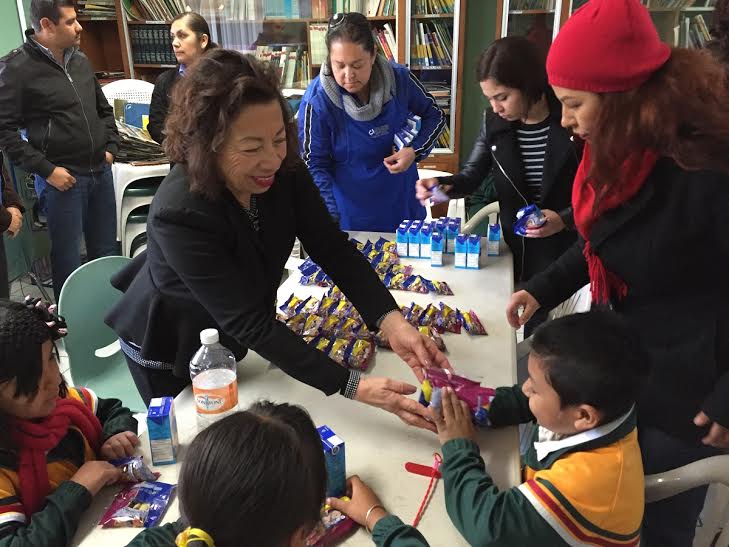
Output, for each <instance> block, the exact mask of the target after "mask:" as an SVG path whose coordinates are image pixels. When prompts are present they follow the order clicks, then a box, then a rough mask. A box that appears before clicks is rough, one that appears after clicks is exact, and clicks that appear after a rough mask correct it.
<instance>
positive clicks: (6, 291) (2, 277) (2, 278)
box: [0, 234, 10, 298]
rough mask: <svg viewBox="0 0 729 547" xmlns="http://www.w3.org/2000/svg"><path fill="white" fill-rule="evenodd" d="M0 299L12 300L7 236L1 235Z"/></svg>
mask: <svg viewBox="0 0 729 547" xmlns="http://www.w3.org/2000/svg"><path fill="white" fill-rule="evenodd" d="M0 298H10V281H9V280H8V259H7V257H6V256H5V236H3V235H2V234H0Z"/></svg>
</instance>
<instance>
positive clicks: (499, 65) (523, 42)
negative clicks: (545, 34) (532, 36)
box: [476, 36, 556, 107]
mask: <svg viewBox="0 0 729 547" xmlns="http://www.w3.org/2000/svg"><path fill="white" fill-rule="evenodd" d="M476 78H477V79H478V81H479V82H483V81H485V80H490V79H492V80H495V81H497V82H498V83H500V84H501V85H503V86H506V87H512V88H514V89H518V90H519V91H520V92H521V93H522V94H523V95H524V96H525V97H526V99H527V103H528V107H531V106H532V105H534V104H536V103H538V102H539V100H540V99H541V98H542V97H543V96H546V97H547V99H548V100H550V102H551V104H554V103H555V101H556V98H554V97H553V92H552V90H551V88H550V87H549V81H548V79H547V68H546V58H545V56H544V53H543V52H542V51H541V50H540V49H539V47H537V45H536V44H534V42H532V41H531V40H529V39H527V38H524V37H523V36H508V37H506V38H501V39H499V40H496V41H495V42H494V43H492V44H491V45H490V46H489V47H488V48H486V49H485V50H484V52H483V53H481V56H480V57H479V58H478V62H477V63H476Z"/></svg>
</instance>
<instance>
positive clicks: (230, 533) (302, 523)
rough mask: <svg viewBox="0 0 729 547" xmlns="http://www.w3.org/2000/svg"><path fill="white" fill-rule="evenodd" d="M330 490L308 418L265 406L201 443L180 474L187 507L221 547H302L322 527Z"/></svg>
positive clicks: (217, 427)
mask: <svg viewBox="0 0 729 547" xmlns="http://www.w3.org/2000/svg"><path fill="white" fill-rule="evenodd" d="M326 482H327V476H326V464H325V462H324V453H323V450H322V445H321V440H320V439H319V434H318V433H317V431H316V428H315V427H314V424H313V423H312V421H311V418H310V417H309V415H308V414H307V412H306V411H305V410H304V409H302V408H300V407H298V406H294V405H289V404H274V403H271V402H267V401H262V402H259V403H256V404H254V405H253V406H252V407H250V408H249V409H248V410H247V411H244V412H237V413H235V414H232V415H230V416H228V417H226V418H224V419H222V420H220V421H219V422H216V423H214V424H212V425H211V426H210V427H208V428H207V429H205V430H203V431H202V432H200V434H199V435H198V436H197V437H196V438H195V440H194V441H193V442H192V444H191V445H190V448H189V449H188V450H187V455H186V458H185V461H184V463H183V465H182V471H181V473H180V480H179V483H180V507H181V512H182V514H183V516H184V518H185V520H186V521H187V523H188V524H189V525H190V526H191V527H193V528H199V529H202V530H204V531H205V532H207V533H208V534H210V536H212V538H213V540H214V541H215V545H216V547H238V546H240V545H244V544H245V545H256V546H258V547H299V546H303V545H304V540H305V538H306V536H307V535H308V533H309V532H310V531H311V530H312V529H313V528H314V526H315V525H316V524H317V522H318V521H319V518H320V511H321V507H322V504H323V503H324V497H325V492H326Z"/></svg>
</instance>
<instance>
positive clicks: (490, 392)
mask: <svg viewBox="0 0 729 547" xmlns="http://www.w3.org/2000/svg"><path fill="white" fill-rule="evenodd" d="M424 374H425V380H423V383H422V384H421V393H420V402H421V404H423V405H425V406H429V405H431V404H432V405H434V406H435V407H437V406H439V404H440V397H441V392H440V390H441V389H442V388H444V387H450V388H452V389H453V391H454V392H455V393H456V396H457V397H458V398H459V399H460V400H461V401H465V402H466V404H468V406H469V408H470V409H471V414H472V417H473V421H474V423H475V424H476V425H480V426H488V425H490V424H489V419H488V410H489V408H490V406H491V401H493V399H494V396H495V395H496V390H495V389H492V388H489V387H483V386H481V384H479V383H478V382H476V381H474V380H469V379H468V378H465V377H463V376H458V375H455V374H452V373H451V372H449V371H447V370H443V369H440V368H428V369H425V370H424Z"/></svg>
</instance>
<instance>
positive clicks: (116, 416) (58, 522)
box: [0, 388, 137, 547]
mask: <svg viewBox="0 0 729 547" xmlns="http://www.w3.org/2000/svg"><path fill="white" fill-rule="evenodd" d="M67 398H69V399H76V400H78V401H81V402H82V403H83V404H84V405H86V406H87V407H88V408H89V409H90V410H91V411H92V412H94V413H95V414H96V416H97V417H98V418H99V421H100V422H101V425H102V429H103V435H102V442H103V441H105V440H106V439H108V438H109V437H111V436H113V435H116V434H117V433H122V432H124V431H133V432H135V433H136V431H137V421H136V420H135V419H134V418H133V417H132V413H131V411H130V410H129V409H128V408H124V407H123V406H122V404H121V401H119V400H117V399H99V398H98V397H97V396H96V394H94V392H93V391H91V390H90V389H86V388H69V389H68V394H67ZM17 458H18V452H17V451H16V450H15V449H13V448H12V447H11V446H8V443H7V442H4V443H3V446H0V547H9V546H16V545H37V546H41V545H43V546H46V545H47V546H54V547H55V546H59V547H60V546H63V545H68V544H69V543H70V542H71V539H72V538H73V536H74V534H75V533H76V528H77V526H78V524H79V521H80V520H81V516H82V515H83V512H84V511H85V510H86V509H87V508H88V507H89V505H90V504H91V499H92V496H91V494H90V493H89V491H88V490H87V489H86V488H84V487H83V486H81V485H80V484H78V483H76V482H72V481H70V480H69V479H70V478H71V477H72V476H73V475H74V474H75V473H76V471H78V469H79V467H81V466H82V465H83V464H84V463H85V462H87V461H92V460H97V459H98V457H97V455H96V454H95V453H94V451H93V450H92V448H91V446H90V445H89V442H88V441H87V440H86V438H85V437H84V436H83V435H82V434H81V432H80V431H79V430H78V429H77V428H75V427H71V428H69V430H68V433H67V434H66V436H65V437H64V438H63V439H62V440H61V442H60V443H58V446H56V448H54V449H53V450H51V451H49V452H48V455H47V462H48V481H49V483H50V485H51V494H50V495H49V496H48V497H47V498H46V503H45V505H44V506H43V508H42V509H41V510H40V511H38V512H36V513H34V514H33V515H32V519H31V515H27V514H26V513H25V510H24V508H23V505H22V503H21V501H20V480H19V478H18V465H17Z"/></svg>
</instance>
